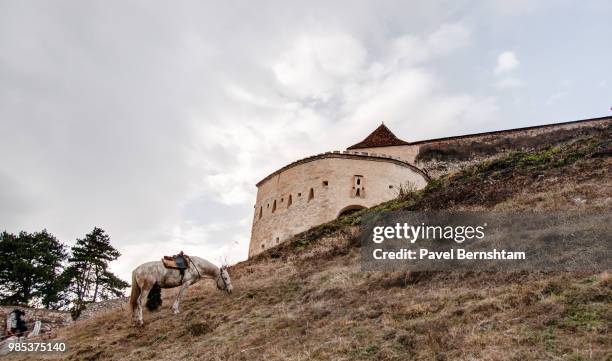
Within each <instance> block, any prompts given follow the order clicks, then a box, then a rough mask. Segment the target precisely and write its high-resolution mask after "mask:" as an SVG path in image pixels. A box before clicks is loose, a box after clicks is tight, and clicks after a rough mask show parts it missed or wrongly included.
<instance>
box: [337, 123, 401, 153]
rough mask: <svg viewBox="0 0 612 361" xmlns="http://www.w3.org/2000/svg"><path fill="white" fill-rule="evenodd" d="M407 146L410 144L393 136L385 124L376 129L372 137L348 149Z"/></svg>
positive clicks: (371, 134) (369, 136)
mask: <svg viewBox="0 0 612 361" xmlns="http://www.w3.org/2000/svg"><path fill="white" fill-rule="evenodd" d="M406 144H409V143H408V142H405V141H403V140H401V139H399V138H398V137H396V136H395V134H393V132H391V131H390V130H389V128H387V127H386V126H385V124H384V123H383V124H381V125H380V126H379V127H378V128H376V130H375V131H373V132H372V133H370V135H368V136H367V137H366V139H364V140H362V141H361V142H359V143H357V144H354V145H351V146H350V147H348V148H347V149H362V148H374V147H388V146H391V145H406Z"/></svg>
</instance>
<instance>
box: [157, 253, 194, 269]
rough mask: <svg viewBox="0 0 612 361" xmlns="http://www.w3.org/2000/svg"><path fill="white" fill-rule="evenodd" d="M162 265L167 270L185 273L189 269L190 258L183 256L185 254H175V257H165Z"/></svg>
mask: <svg viewBox="0 0 612 361" xmlns="http://www.w3.org/2000/svg"><path fill="white" fill-rule="evenodd" d="M162 263H163V264H164V267H166V268H170V269H177V270H181V271H184V270H185V269H187V268H189V256H187V255H186V254H183V252H181V253H179V254H175V255H174V256H164V258H162Z"/></svg>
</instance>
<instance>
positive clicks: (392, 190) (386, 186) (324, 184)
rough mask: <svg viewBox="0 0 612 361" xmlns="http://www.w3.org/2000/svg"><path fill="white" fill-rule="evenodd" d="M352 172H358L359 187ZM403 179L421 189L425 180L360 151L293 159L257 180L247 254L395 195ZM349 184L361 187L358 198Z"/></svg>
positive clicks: (394, 163) (402, 166)
mask: <svg viewBox="0 0 612 361" xmlns="http://www.w3.org/2000/svg"><path fill="white" fill-rule="evenodd" d="M352 153H354V154H352ZM355 176H361V178H360V180H359V183H360V184H359V185H356V178H355ZM406 183H411V184H413V185H414V186H415V187H416V188H418V189H420V188H423V187H424V186H425V185H426V184H427V180H426V176H425V175H424V174H423V173H422V172H420V171H419V170H418V169H416V168H415V167H413V166H410V165H409V164H406V163H405V162H402V161H399V160H397V159H392V158H389V157H385V156H372V155H365V154H363V152H350V153H348V152H345V153H339V152H336V153H326V154H322V155H318V156H314V157H310V158H306V159H304V160H301V161H297V162H295V163H292V164H290V165H288V166H287V167H284V168H282V169H280V170H279V171H277V172H275V173H273V174H272V175H270V176H268V177H266V178H265V179H264V180H263V181H261V182H260V183H259V184H258V189H257V201H256V204H255V207H254V218H253V227H252V233H251V243H250V246H249V257H252V256H254V255H256V254H257V253H259V252H261V251H263V250H265V249H267V248H270V247H272V246H275V245H277V244H279V243H281V242H283V241H285V240H287V239H289V238H290V237H292V236H293V235H295V234H297V233H300V232H303V231H305V230H307V229H309V228H311V227H313V226H316V225H319V224H322V223H325V222H328V221H331V220H333V219H335V218H337V217H338V215H339V214H340V212H341V211H342V210H343V209H345V208H346V207H351V206H358V207H371V206H374V205H377V204H379V203H381V202H384V201H388V200H390V199H393V198H395V197H396V196H397V194H398V190H399V187H400V185H404V184H406ZM353 187H357V188H359V187H362V188H361V189H360V193H359V195H358V196H357V195H356V194H355V193H356V189H355V188H353ZM289 203H291V204H289Z"/></svg>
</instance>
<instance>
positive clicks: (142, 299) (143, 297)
mask: <svg viewBox="0 0 612 361" xmlns="http://www.w3.org/2000/svg"><path fill="white" fill-rule="evenodd" d="M151 288H152V287H151V286H150V285H148V284H147V283H146V282H144V284H143V285H142V287H141V288H140V296H138V304H137V306H136V308H137V312H136V315H137V319H136V324H137V325H138V326H142V325H143V324H144V321H143V319H142V307H143V306H144V305H145V304H146V303H147V297H148V296H149V291H151Z"/></svg>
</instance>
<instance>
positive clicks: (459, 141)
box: [359, 117, 612, 168]
mask: <svg viewBox="0 0 612 361" xmlns="http://www.w3.org/2000/svg"><path fill="white" fill-rule="evenodd" d="M611 122H612V117H605V118H596V119H590V120H583V121H575V122H567V123H559V124H549V125H543V126H535V127H527V128H518V129H510V130H501V131H495V132H488V133H480V134H470V135H463V136H455V137H448V138H440V139H432V140H425V141H419V142H412V143H410V144H408V145H396V146H387V147H375V148H363V149H359V151H363V152H380V153H385V154H389V155H392V156H396V157H399V158H401V159H402V160H404V161H406V162H408V163H411V164H414V165H416V166H418V167H419V168H422V167H425V166H426V164H425V162H422V161H419V159H418V155H419V152H420V151H421V150H422V148H424V147H428V148H432V147H444V146H448V145H451V144H452V145H469V144H471V143H474V142H479V143H491V142H495V141H498V140H500V139H508V140H510V141H512V140H513V139H516V138H520V137H531V138H537V137H538V136H539V135H542V134H545V133H550V132H555V131H558V130H571V129H577V128H584V127H604V126H608V125H610V123H611ZM437 161H440V160H439V159H438V160H437Z"/></svg>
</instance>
